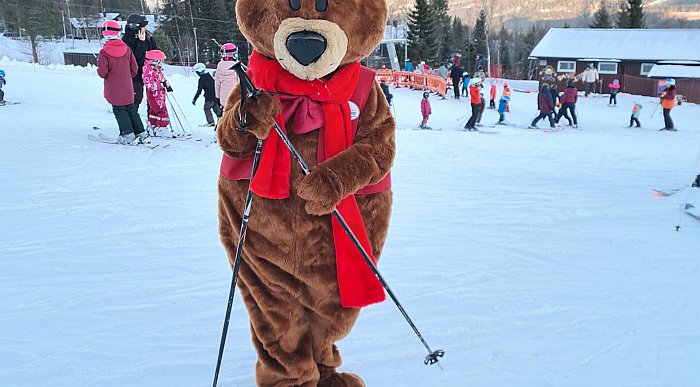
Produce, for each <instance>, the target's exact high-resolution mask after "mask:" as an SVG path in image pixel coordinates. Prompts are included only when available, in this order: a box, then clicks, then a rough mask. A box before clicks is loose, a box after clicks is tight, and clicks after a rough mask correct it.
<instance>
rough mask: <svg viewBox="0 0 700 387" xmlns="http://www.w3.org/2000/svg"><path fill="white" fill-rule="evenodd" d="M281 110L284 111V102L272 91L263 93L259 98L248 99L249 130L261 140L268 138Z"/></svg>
mask: <svg viewBox="0 0 700 387" xmlns="http://www.w3.org/2000/svg"><path fill="white" fill-rule="evenodd" d="M280 111H282V104H280V101H278V100H277V98H275V97H273V96H272V95H271V94H270V93H262V94H260V95H258V96H257V99H252V98H251V99H248V101H247V102H246V112H247V113H248V116H247V120H248V127H247V130H248V131H249V132H250V133H252V134H253V135H254V136H255V137H257V138H258V139H260V140H264V139H266V138H267V136H269V135H270V130H271V129H272V127H273V126H274V119H275V117H276V116H277V115H278V114H280Z"/></svg>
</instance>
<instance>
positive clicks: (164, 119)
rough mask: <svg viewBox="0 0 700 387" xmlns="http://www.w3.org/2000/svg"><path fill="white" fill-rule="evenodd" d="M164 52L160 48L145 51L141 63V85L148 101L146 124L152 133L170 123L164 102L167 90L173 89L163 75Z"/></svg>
mask: <svg viewBox="0 0 700 387" xmlns="http://www.w3.org/2000/svg"><path fill="white" fill-rule="evenodd" d="M164 60H165V53H163V51H161V50H151V51H148V52H147V53H146V61H145V62H144V64H143V85H144V87H145V89H146V101H148V104H147V105H148V124H149V126H150V127H151V130H152V131H153V133H154V134H156V131H157V130H159V129H161V128H165V127H167V126H168V125H170V116H169V115H168V108H167V106H166V104H165V102H166V99H167V95H166V93H167V92H170V91H173V88H172V87H170V84H169V83H168V81H167V80H166V79H165V75H163V61H164Z"/></svg>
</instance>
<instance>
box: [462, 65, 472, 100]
mask: <svg viewBox="0 0 700 387" xmlns="http://www.w3.org/2000/svg"><path fill="white" fill-rule="evenodd" d="M471 84H472V79H471V78H470V77H469V72H467V71H465V72H464V73H463V74H462V96H464V97H468V96H469V85H471Z"/></svg>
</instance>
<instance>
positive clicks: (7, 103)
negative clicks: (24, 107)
mask: <svg viewBox="0 0 700 387" xmlns="http://www.w3.org/2000/svg"><path fill="white" fill-rule="evenodd" d="M8 105H19V102H8V101H3V102H0V106H8Z"/></svg>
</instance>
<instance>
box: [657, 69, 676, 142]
mask: <svg viewBox="0 0 700 387" xmlns="http://www.w3.org/2000/svg"><path fill="white" fill-rule="evenodd" d="M660 103H661V106H662V107H663V108H664V127H663V129H662V130H677V129H676V128H675V126H673V120H672V119H671V109H673V107H674V106H676V80H675V79H673V78H668V79H667V80H666V90H664V92H663V94H661V101H660Z"/></svg>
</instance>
